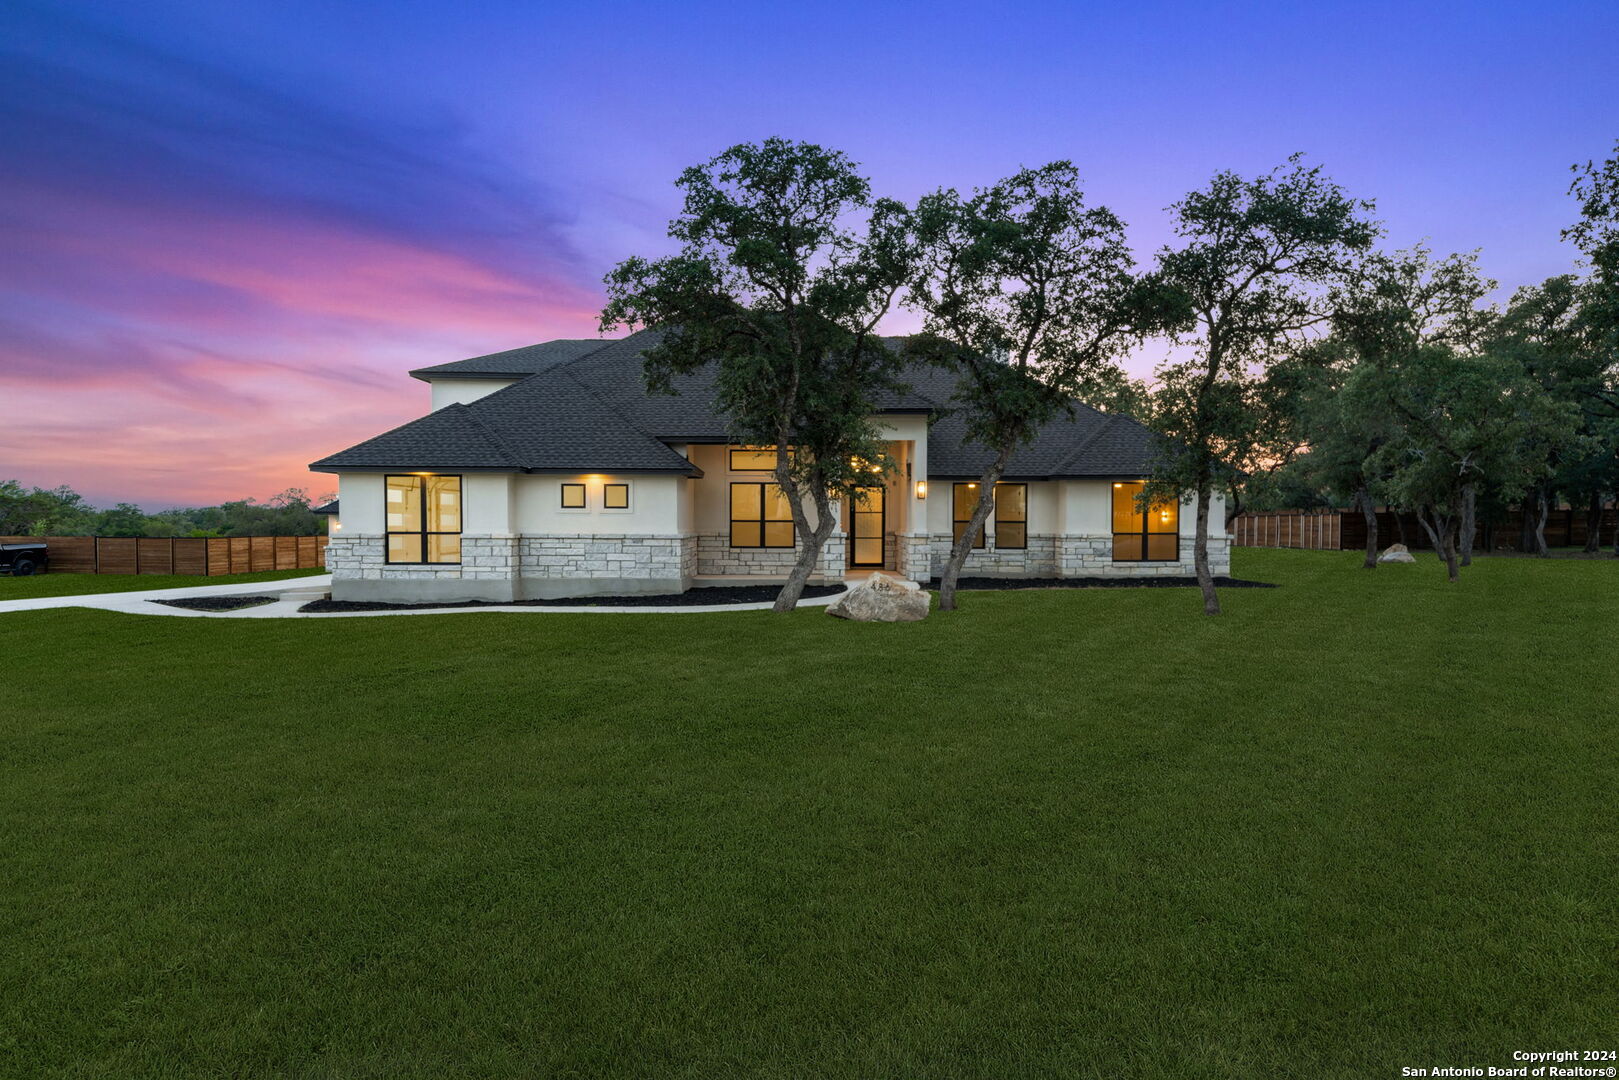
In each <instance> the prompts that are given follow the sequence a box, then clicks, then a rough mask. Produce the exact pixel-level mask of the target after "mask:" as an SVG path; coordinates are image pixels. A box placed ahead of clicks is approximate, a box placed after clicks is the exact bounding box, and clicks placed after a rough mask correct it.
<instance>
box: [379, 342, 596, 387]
mask: <svg viewBox="0 0 1619 1080" xmlns="http://www.w3.org/2000/svg"><path fill="white" fill-rule="evenodd" d="M609 344H611V341H609V340H608V339H606V338H559V339H558V340H556V341H542V342H540V343H539V344H538V345H525V346H523V347H522V348H521V349H507V350H506V351H505V352H497V353H489V354H488V355H487V356H474V357H472V358H470V359H467V360H456V361H454V362H453V363H449V364H435V365H433V366H432V367H424V368H417V369H415V370H414V371H412V372H411V373H410V374H411V376H412V377H413V378H417V379H422V380H424V381H426V380H431V379H434V378H443V377H445V376H451V377H454V378H458V379H476V378H511V377H512V376H514V375H515V376H522V375H534V374H536V373H538V372H541V371H549V370H550V369H552V368H554V367H556V366H557V365H558V364H566V363H567V362H568V361H569V360H576V359H578V358H579V357H581V356H583V355H585V354H586V353H588V352H594V351H595V350H596V349H599V348H601V347H602V346H603V345H609Z"/></svg>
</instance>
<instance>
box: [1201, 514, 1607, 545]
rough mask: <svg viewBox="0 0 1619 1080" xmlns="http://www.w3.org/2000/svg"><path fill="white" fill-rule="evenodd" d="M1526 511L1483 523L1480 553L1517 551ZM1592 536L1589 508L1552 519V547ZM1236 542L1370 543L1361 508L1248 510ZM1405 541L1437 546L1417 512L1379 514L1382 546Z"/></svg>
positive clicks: (1601, 529) (1235, 531)
mask: <svg viewBox="0 0 1619 1080" xmlns="http://www.w3.org/2000/svg"><path fill="white" fill-rule="evenodd" d="M1522 521H1523V515H1522V513H1521V512H1520V511H1518V510H1509V511H1507V512H1506V514H1505V515H1503V517H1502V518H1501V519H1500V520H1499V521H1480V522H1479V524H1478V531H1477V533H1476V534H1475V535H1474V539H1473V543H1474V547H1475V548H1477V549H1478V550H1479V551H1496V550H1514V551H1515V550H1517V547H1518V536H1519V530H1520V526H1521V523H1522ZM1615 527H1616V522H1615V520H1614V511H1612V510H1605V511H1604V512H1603V514H1602V520H1601V522H1600V523H1599V525H1598V530H1597V535H1598V538H1599V541H1598V542H1599V543H1600V544H1601V546H1603V547H1607V546H1611V545H1612V543H1613V538H1614V529H1615ZM1589 534H1590V528H1589V524H1588V522H1587V520H1586V512H1585V511H1584V510H1574V509H1569V508H1567V507H1564V508H1559V509H1557V510H1553V511H1552V512H1551V513H1550V514H1548V515H1547V517H1546V545H1547V546H1548V547H1554V548H1555V547H1580V546H1583V545H1584V544H1585V541H1586V538H1587V536H1589ZM1231 542H1232V543H1233V544H1235V545H1236V546H1238V547H1283V548H1305V549H1307V550H1311V551H1358V550H1360V549H1361V548H1364V547H1365V546H1366V519H1365V517H1364V516H1362V514H1361V512H1360V511H1359V510H1262V511H1244V512H1243V513H1242V514H1241V515H1240V516H1239V517H1238V518H1237V519H1236V520H1235V521H1233V522H1232V523H1231ZM1395 543H1400V544H1404V545H1406V546H1407V547H1409V548H1413V549H1418V548H1424V549H1425V548H1431V547H1433V543H1432V542H1431V541H1430V540H1429V539H1428V531H1427V530H1426V529H1424V528H1423V527H1422V524H1421V523H1420V522H1419V521H1417V518H1416V515H1415V514H1411V513H1401V514H1396V513H1394V512H1393V511H1392V510H1379V511H1378V512H1377V546H1378V547H1380V548H1386V547H1388V546H1389V545H1390V544H1395Z"/></svg>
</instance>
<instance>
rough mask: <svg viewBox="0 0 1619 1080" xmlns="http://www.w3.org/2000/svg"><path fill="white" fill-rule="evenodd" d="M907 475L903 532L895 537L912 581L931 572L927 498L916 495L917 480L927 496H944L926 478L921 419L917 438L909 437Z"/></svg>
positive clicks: (925, 579) (926, 451)
mask: <svg viewBox="0 0 1619 1080" xmlns="http://www.w3.org/2000/svg"><path fill="white" fill-rule="evenodd" d="M910 454H911V478H910V483H909V484H907V485H906V488H907V490H906V492H905V498H904V500H903V501H904V504H905V532H904V533H903V534H902V535H901V536H900V537H899V545H900V548H901V549H902V557H901V565H902V566H904V567H905V576H906V577H908V578H910V579H911V580H912V581H927V580H928V579H929V578H931V577H932V576H933V538H932V537H931V536H930V535H929V534H928V504H927V499H924V498H919V497H918V496H917V491H918V490H919V489H918V486H917V485H918V484H926V485H927V493H928V494H927V498H928V499H939V498H944V497H945V495H944V493H941V492H938V491H935V490H934V489H933V485H932V484H931V483H929V482H928V440H927V426H926V422H925V421H924V423H923V428H922V436H921V438H917V439H912V440H910Z"/></svg>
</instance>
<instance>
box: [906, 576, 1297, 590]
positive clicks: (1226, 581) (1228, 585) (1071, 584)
mask: <svg viewBox="0 0 1619 1080" xmlns="http://www.w3.org/2000/svg"><path fill="white" fill-rule="evenodd" d="M1214 584H1215V585H1216V586H1217V587H1219V588H1222V589H1274V588H1276V586H1275V585H1274V584H1272V583H1271V582H1268V581H1244V580H1243V579H1242V578H1232V577H1217V578H1215V579H1214ZM928 588H929V589H932V590H933V591H934V592H938V591H939V579H938V578H934V579H933V580H932V581H929V582H928ZM956 588H958V589H1195V588H1197V578H1195V577H1146V578H1121V577H1069V578H1001V577H964V578H958V579H957V580H956Z"/></svg>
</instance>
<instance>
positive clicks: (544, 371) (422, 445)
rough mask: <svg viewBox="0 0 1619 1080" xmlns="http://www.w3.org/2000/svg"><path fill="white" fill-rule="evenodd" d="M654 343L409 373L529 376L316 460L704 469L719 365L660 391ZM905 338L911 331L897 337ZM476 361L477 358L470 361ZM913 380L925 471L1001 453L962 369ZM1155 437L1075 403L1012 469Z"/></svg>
mask: <svg viewBox="0 0 1619 1080" xmlns="http://www.w3.org/2000/svg"><path fill="white" fill-rule="evenodd" d="M656 340H657V335H656V332H655V331H647V330H643V331H640V332H639V333H636V334H632V335H630V336H629V337H626V338H619V339H616V340H611V341H598V340H588V339H575V340H563V341H552V342H545V343H543V344H540V345H531V346H528V347H527V348H523V349H512V350H509V351H507V352H503V353H492V354H490V355H489V356H484V357H474V358H473V359H471V360H461V361H457V362H456V363H453V364H440V365H438V366H437V367H430V368H420V369H418V370H417V371H413V372H411V374H412V375H415V376H417V377H422V376H424V375H427V376H429V377H432V376H437V375H449V376H454V377H461V376H466V375H469V374H470V375H480V374H481V375H488V376H491V377H493V376H495V375H497V374H502V375H505V376H512V375H518V376H521V377H520V378H519V379H518V381H517V382H515V383H513V384H512V385H511V386H507V387H504V388H503V389H500V390H498V391H496V392H495V393H493V394H489V395H487V396H485V397H482V398H479V399H478V400H476V401H473V402H470V403H468V404H465V405H450V406H447V407H445V408H442V409H439V410H438V411H436V412H433V413H429V414H428V415H427V416H424V417H422V418H421V419H419V420H413V421H411V422H410V423H408V424H404V425H402V426H401V427H397V428H395V429H394V430H392V431H389V432H386V433H384V434H382V435H378V436H377V437H376V438H374V439H369V440H367V441H366V442H363V443H360V444H359V445H358V446H353V447H350V448H349V449H347V450H343V451H340V452H339V453H336V454H333V455H331V456H330V457H326V458H323V459H321V460H320V461H317V462H315V463H314V464H313V465H311V466H310V468H312V469H314V470H316V471H326V472H336V471H339V470H342V469H411V470H416V469H422V470H426V469H435V470H438V469H445V470H448V469H497V470H532V471H578V472H584V471H595V470H600V471H604V472H607V471H617V472H676V473H684V474H687V475H698V474H699V473H700V471H699V470H698V469H697V468H696V466H694V465H692V464H691V462H689V461H687V460H686V459H685V458H684V457H682V456H681V455H680V454H679V453H677V452H675V451H674V450H673V449H671V448H670V446H669V445H667V444H669V443H683V442H721V441H725V440H727V439H728V437H729V435H730V425H729V423H728V422H727V419H726V417H725V415H724V414H723V413H721V412H720V411H719V409H718V408H717V407H716V406H715V393H714V377H715V374H714V371H713V370H712V369H709V370H705V371H701V372H698V373H696V374H693V375H688V376H682V377H680V378H677V379H676V380H675V384H674V385H675V389H676V391H677V393H675V394H673V395H669V394H650V393H648V392H647V390H646V384H645V382H644V380H643V377H642V368H641V351H642V350H643V349H645V348H647V346H649V345H650V344H652V343H654V342H655V341H656ZM887 341H888V343H889V344H890V346H891V347H898V344H899V342H900V341H901V339H897V338H894V339H887ZM468 365H472V366H468ZM902 381H903V382H904V383H905V384H906V386H905V387H904V388H903V389H900V390H892V391H887V392H885V393H883V394H881V395H880V396H879V400H878V408H879V409H880V410H881V411H884V412H931V413H934V414H937V418H936V419H935V420H934V422H933V424H932V426H931V427H930V429H929V435H928V472H929V473H930V474H931V475H933V476H938V477H971V476H978V475H980V474H982V472H983V470H984V468H985V466H986V465H988V463H989V461H990V458H991V454H990V452H989V451H988V450H986V449H985V448H983V447H980V446H977V445H973V444H969V443H967V442H966V441H965V431H966V425H965V423H964V422H963V420H962V418H961V417H960V416H956V415H953V414H951V412H950V397H951V394H952V392H953V389H954V381H955V380H954V376H953V375H951V374H950V373H949V372H947V371H943V370H940V369H938V368H934V367H929V366H925V365H911V366H909V367H907V368H906V369H905V371H904V373H903V375H902ZM1155 438H1156V437H1155V436H1154V435H1152V433H1151V432H1149V431H1148V430H1147V429H1146V428H1144V427H1142V426H1141V425H1140V424H1138V423H1137V422H1135V421H1134V420H1131V419H1129V418H1128V417H1123V416H1112V415H1109V414H1107V413H1103V412H1100V411H1099V410H1096V409H1093V408H1091V407H1090V406H1088V405H1082V404H1080V403H1078V402H1075V404H1074V409H1073V412H1072V414H1071V415H1069V416H1063V417H1059V418H1058V419H1056V420H1053V421H1052V422H1051V423H1049V424H1047V425H1046V426H1045V427H1044V428H1042V429H1041V431H1040V432H1039V434H1038V435H1037V436H1036V437H1035V438H1034V439H1033V440H1032V441H1031V442H1030V443H1029V444H1027V445H1025V446H1022V447H1020V448H1019V449H1018V451H1017V452H1016V453H1015V454H1014V455H1013V457H1012V461H1011V463H1010V465H1009V467H1008V469H1007V473H1006V476H1007V478H1008V479H1048V478H1057V477H1129V476H1144V475H1146V474H1147V473H1148V472H1150V471H1151V464H1152V458H1153V454H1154V446H1155Z"/></svg>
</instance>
